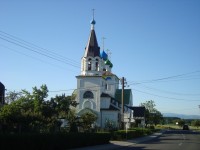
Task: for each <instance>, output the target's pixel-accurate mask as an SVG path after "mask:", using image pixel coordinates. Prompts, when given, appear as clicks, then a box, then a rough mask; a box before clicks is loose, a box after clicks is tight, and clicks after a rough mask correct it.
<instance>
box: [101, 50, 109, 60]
mask: <svg viewBox="0 0 200 150" xmlns="http://www.w3.org/2000/svg"><path fill="white" fill-rule="evenodd" d="M100 55H101V58H102V59H103V60H107V59H108V55H107V54H106V52H105V51H104V50H103V51H102V52H101V54H100Z"/></svg>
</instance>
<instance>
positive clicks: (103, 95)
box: [101, 93, 111, 97]
mask: <svg viewBox="0 0 200 150" xmlns="http://www.w3.org/2000/svg"><path fill="white" fill-rule="evenodd" d="M101 97H111V96H110V95H109V94H107V93H102V94H101Z"/></svg>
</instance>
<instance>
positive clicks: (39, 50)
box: [0, 31, 80, 68]
mask: <svg viewBox="0 0 200 150" xmlns="http://www.w3.org/2000/svg"><path fill="white" fill-rule="evenodd" d="M2 33H3V34H2ZM0 39H2V40H4V41H7V42H9V43H12V44H14V45H17V46H19V47H22V48H24V49H26V50H29V51H32V52H34V53H37V54H39V55H42V56H45V57H48V58H51V59H54V60H56V61H59V62H63V63H65V64H68V65H71V66H73V67H77V68H80V67H79V65H78V62H76V61H74V60H72V59H69V58H66V57H63V56H62V55H59V54H57V53H55V52H52V51H49V50H47V49H44V48H41V47H39V46H36V45H35V44H32V43H29V42H26V41H24V40H22V39H19V38H17V37H15V36H12V35H10V34H8V33H5V32H3V31H0Z"/></svg>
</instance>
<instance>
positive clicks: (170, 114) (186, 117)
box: [163, 113, 200, 119]
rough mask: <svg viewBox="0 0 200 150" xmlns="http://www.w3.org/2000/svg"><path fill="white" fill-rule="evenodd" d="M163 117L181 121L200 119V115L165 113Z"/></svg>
mask: <svg viewBox="0 0 200 150" xmlns="http://www.w3.org/2000/svg"><path fill="white" fill-rule="evenodd" d="M163 117H178V118H181V119H200V115H184V114H175V113H163Z"/></svg>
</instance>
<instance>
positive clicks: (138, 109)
mask: <svg viewBox="0 0 200 150" xmlns="http://www.w3.org/2000/svg"><path fill="white" fill-rule="evenodd" d="M130 109H132V110H133V119H134V120H135V123H136V124H137V125H138V126H142V127H144V125H145V107H144V106H134V107H130Z"/></svg>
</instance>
